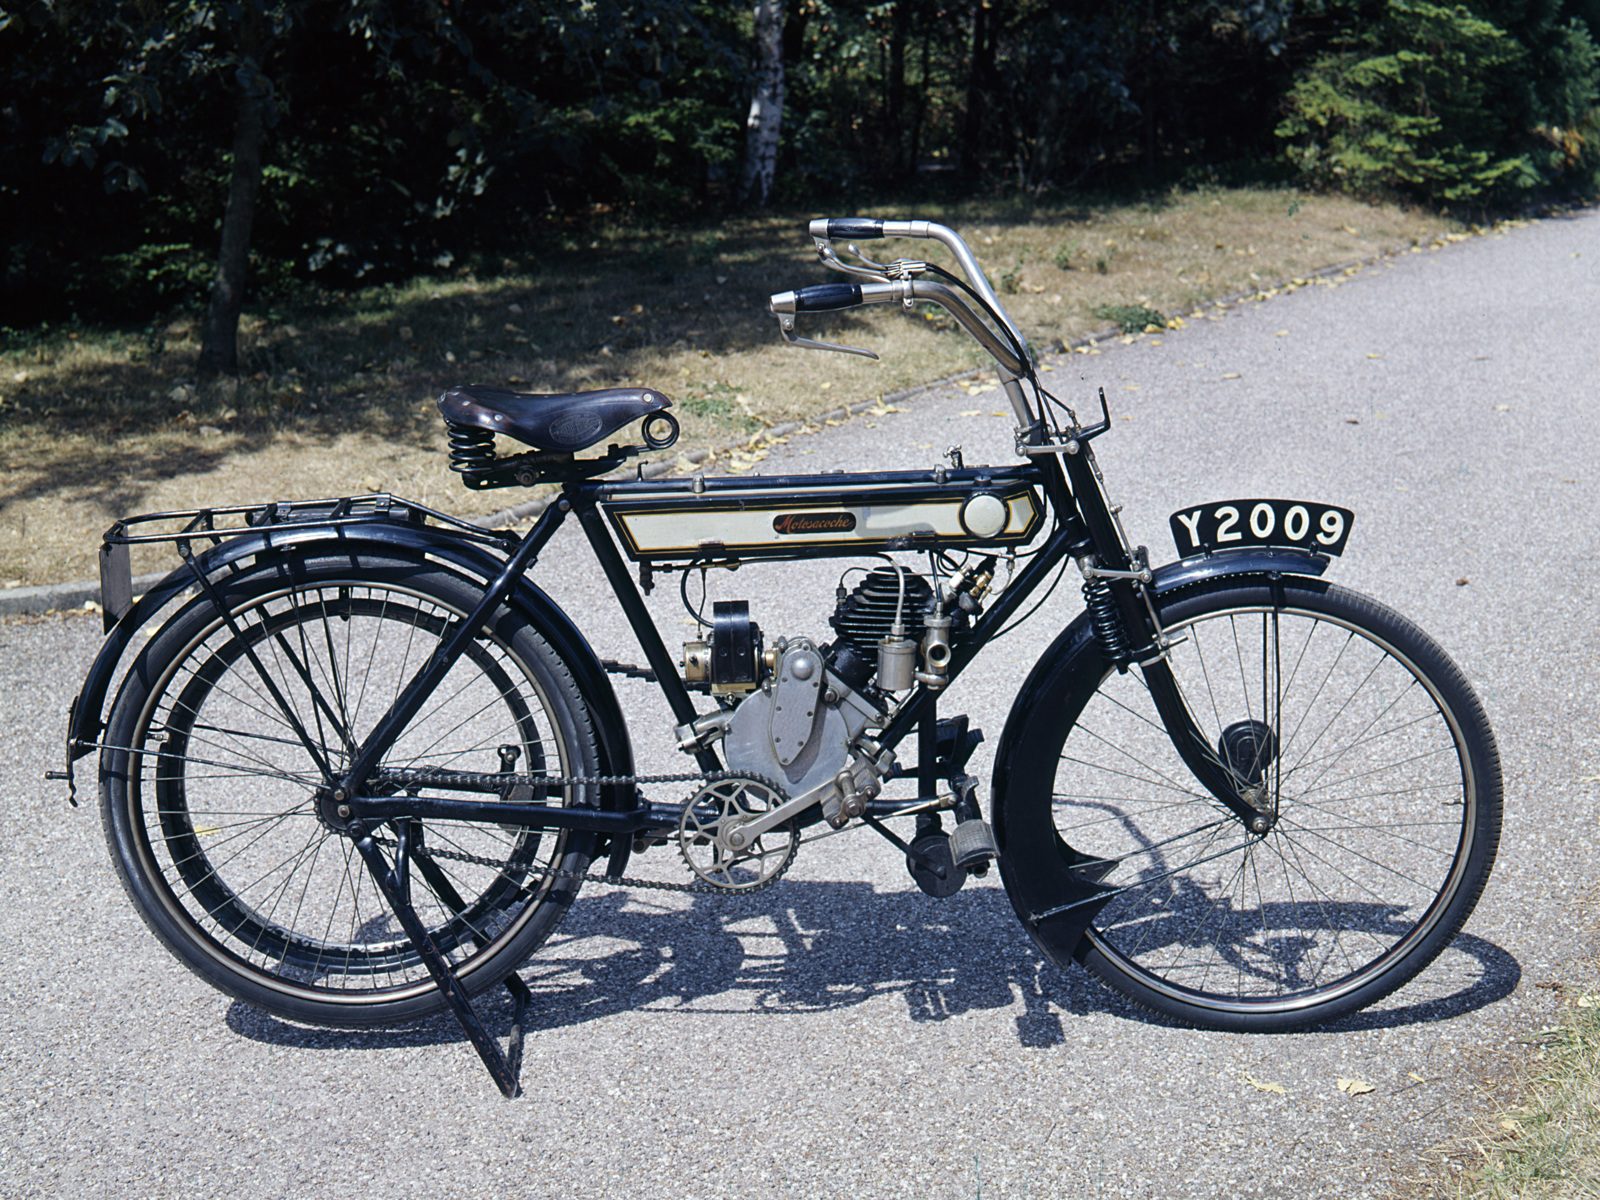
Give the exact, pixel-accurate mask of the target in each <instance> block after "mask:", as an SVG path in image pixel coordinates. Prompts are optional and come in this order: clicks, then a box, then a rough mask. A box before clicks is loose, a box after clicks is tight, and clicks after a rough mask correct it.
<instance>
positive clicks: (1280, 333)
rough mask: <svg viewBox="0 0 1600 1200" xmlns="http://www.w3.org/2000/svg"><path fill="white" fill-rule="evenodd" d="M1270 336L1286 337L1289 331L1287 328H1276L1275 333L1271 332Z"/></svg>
mask: <svg viewBox="0 0 1600 1200" xmlns="http://www.w3.org/2000/svg"><path fill="white" fill-rule="evenodd" d="M1272 336H1273V337H1288V336H1289V331H1288V330H1287V329H1280V330H1278V332H1277V333H1275V334H1273V335H1272Z"/></svg>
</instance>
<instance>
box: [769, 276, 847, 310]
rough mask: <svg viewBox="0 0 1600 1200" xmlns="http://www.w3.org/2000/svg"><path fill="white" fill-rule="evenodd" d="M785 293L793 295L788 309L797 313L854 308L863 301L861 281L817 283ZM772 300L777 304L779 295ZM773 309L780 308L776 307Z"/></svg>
mask: <svg viewBox="0 0 1600 1200" xmlns="http://www.w3.org/2000/svg"><path fill="white" fill-rule="evenodd" d="M783 294H784V295H786V296H790V297H793V299H792V301H791V302H790V307H789V308H788V310H787V311H789V312H797V313H803V312H832V311H833V310H835V309H840V308H854V307H855V306H856V305H858V304H861V303H862V302H863V301H862V299H861V285H860V284H859V283H817V284H813V285H812V286H810V287H803V288H798V289H796V290H795V291H792V292H785V293H783ZM772 302H773V303H774V304H776V303H777V302H778V297H777V296H774V297H773V298H772ZM773 311H774V312H777V311H778V310H777V309H776V308H774V309H773Z"/></svg>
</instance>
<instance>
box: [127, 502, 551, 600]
mask: <svg viewBox="0 0 1600 1200" xmlns="http://www.w3.org/2000/svg"><path fill="white" fill-rule="evenodd" d="M397 522H399V523H404V524H407V525H421V526H427V525H442V526H445V527H447V528H448V529H449V530H450V534H451V536H452V537H455V538H460V539H462V540H465V541H471V542H477V543H480V544H481V545H485V546H492V547H494V548H495V549H497V550H500V551H502V552H505V551H508V550H510V549H512V548H514V547H515V546H516V544H517V542H518V541H519V540H520V539H519V538H518V537H517V535H516V534H514V533H510V532H508V531H491V530H487V529H484V528H482V527H481V526H478V525H474V524H472V523H471V522H470V521H464V520H462V519H461V518H460V517H452V516H450V515H449V514H448V513H442V512H439V511H438V510H437V509H432V508H429V507H428V506H427V505H425V504H418V503H417V502H416V501H415V500H404V499H401V498H400V497H398V496H392V495H390V494H389V493H387V492H379V493H376V494H373V495H366V496H343V497H339V498H336V499H327V500H303V501H294V502H291V501H287V500H273V501H270V502H269V503H266V504H238V505H228V506H221V507H216V508H186V509H174V510H172V511H170V512H154V513H141V514H140V515H139V516H136V517H123V518H122V519H121V520H119V521H117V522H115V523H114V524H112V526H111V528H109V529H107V530H106V531H105V534H104V535H103V536H102V537H101V539H100V604H101V607H102V609H103V616H104V620H105V624H106V628H107V630H109V629H110V628H111V626H112V625H114V624H116V622H117V620H118V619H119V618H120V617H121V616H122V614H123V613H125V612H127V611H128V609H129V608H130V607H131V606H132V604H133V572H132V566H131V563H130V560H129V551H128V547H130V546H141V545H152V544H156V543H160V542H170V543H172V544H174V545H176V546H177V547H178V553H179V556H180V557H183V558H188V557H189V555H190V553H191V552H192V551H191V547H192V545H193V543H194V542H196V541H201V542H210V544H211V545H212V546H220V545H221V544H222V543H223V542H224V541H226V540H227V539H229V538H232V537H238V536H239V535H240V534H245V533H252V532H255V531H258V530H261V529H294V528H297V527H302V526H307V525H316V526H322V527H327V526H334V527H343V526H349V525H371V524H390V525H392V524H395V523H397Z"/></svg>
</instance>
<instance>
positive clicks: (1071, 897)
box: [990, 549, 1328, 966]
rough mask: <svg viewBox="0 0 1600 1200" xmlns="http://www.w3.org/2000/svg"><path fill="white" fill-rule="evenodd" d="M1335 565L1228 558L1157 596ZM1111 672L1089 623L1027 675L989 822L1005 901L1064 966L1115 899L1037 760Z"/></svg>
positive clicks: (1265, 555) (1160, 576)
mask: <svg viewBox="0 0 1600 1200" xmlns="http://www.w3.org/2000/svg"><path fill="white" fill-rule="evenodd" d="M1327 567H1328V559H1327V558H1326V557H1323V556H1321V555H1314V554H1308V553H1306V552H1304V551H1301V550H1291V549H1242V550H1225V551H1222V552H1220V553H1216V554H1210V555H1206V556H1202V557H1197V558H1186V559H1180V560H1178V561H1177V562H1174V563H1168V564H1167V565H1166V566H1163V567H1159V568H1157V569H1156V571H1155V579H1154V581H1153V582H1152V583H1151V585H1150V590H1151V591H1152V592H1153V593H1154V594H1155V595H1156V596H1168V595H1172V594H1175V593H1177V592H1181V591H1183V590H1184V589H1185V588H1189V587H1193V586H1195V585H1197V584H1200V583H1206V582H1210V581H1212V580H1215V579H1221V578H1225V577H1238V578H1243V577H1256V578H1261V577H1263V576H1265V577H1269V578H1270V577H1271V576H1273V575H1311V576H1316V575H1321V574H1322V573H1323V572H1324V571H1325V570H1327ZM1106 669H1107V664H1106V663H1105V661H1104V659H1103V658H1102V657H1101V654H1100V644H1099V642H1098V641H1097V640H1096V639H1095V636H1094V628H1093V626H1091V625H1090V623H1089V616H1088V614H1087V613H1079V614H1078V616H1077V618H1076V619H1074V620H1073V621H1072V623H1071V624H1069V625H1068V626H1067V627H1066V628H1065V629H1063V630H1062V631H1061V632H1060V633H1059V634H1058V635H1057V636H1056V638H1055V640H1054V641H1052V642H1051V643H1050V645H1049V647H1048V648H1046V650H1045V652H1044V653H1043V654H1041V655H1040V656H1039V661H1038V662H1036V663H1035V664H1034V666H1033V670H1032V671H1030V672H1029V673H1028V677H1027V679H1026V680H1024V681H1023V684H1022V687H1021V688H1020V689H1019V690H1018V692H1017V695H1016V697H1015V699H1014V700H1013V701H1012V704H1011V712H1010V715H1009V716H1008V717H1007V718H1006V726H1005V731H1004V732H1003V733H1002V734H1001V735H1000V743H999V745H998V746H997V747H996V749H995V761H994V774H993V778H992V785H993V793H992V796H991V799H990V818H991V821H992V823H993V825H994V834H995V841H996V843H997V844H998V845H999V848H1000V874H1001V878H1002V879H1003V880H1004V881H1005V885H1006V895H1007V897H1008V898H1009V899H1010V901H1011V906H1012V908H1013V909H1015V910H1016V913H1017V916H1018V917H1019V918H1021V920H1022V924H1023V926H1024V927H1025V928H1026V929H1027V931H1028V934H1029V936H1030V937H1032V938H1033V940H1034V942H1035V943H1036V944H1037V945H1038V946H1039V948H1040V949H1041V950H1042V951H1043V952H1044V953H1045V955H1046V956H1047V957H1049V958H1050V959H1051V960H1052V961H1053V962H1055V963H1057V964H1058V965H1061V966H1065V965H1066V964H1067V962H1068V961H1069V960H1071V959H1072V958H1074V957H1076V955H1077V954H1078V953H1079V951H1080V948H1081V946H1082V945H1083V935H1084V931H1085V930H1087V929H1088V927H1089V924H1090V922H1091V921H1093V919H1094V915H1095V913H1097V912H1098V911H1099V910H1100V907H1101V906H1102V905H1103V904H1104V903H1105V901H1106V900H1107V899H1109V898H1110V893H1109V892H1108V890H1107V889H1106V888H1103V887H1101V886H1100V884H1098V883H1097V882H1095V881H1094V880H1093V879H1091V878H1088V877H1087V876H1085V875H1083V874H1080V873H1079V872H1078V871H1077V870H1075V869H1074V867H1075V865H1076V864H1077V863H1078V862H1079V861H1080V856H1079V855H1078V854H1077V853H1076V852H1075V851H1074V850H1073V849H1072V848H1071V847H1070V846H1068V845H1067V844H1066V843H1065V842H1064V841H1062V840H1061V836H1060V835H1059V834H1058V833H1057V832H1056V828H1055V825H1054V823H1053V821H1052V818H1051V796H1052V791H1053V784H1054V779H1055V763H1054V762H1053V761H1043V757H1042V756H1041V755H1039V754H1038V753H1035V752H1033V751H1032V747H1033V746H1035V745H1037V744H1038V743H1039V742H1041V741H1042V740H1043V739H1044V738H1045V737H1046V735H1047V733H1048V731H1049V730H1050V729H1051V727H1052V726H1053V725H1054V724H1055V722H1056V721H1057V720H1058V719H1059V718H1058V717H1057V713H1058V712H1059V710H1060V706H1061V702H1062V700H1063V699H1064V698H1067V697H1070V696H1072V695H1073V694H1074V692H1075V690H1077V689H1092V688H1095V687H1098V686H1099V683H1100V680H1101V679H1102V678H1103V677H1104V675H1105V672H1106Z"/></svg>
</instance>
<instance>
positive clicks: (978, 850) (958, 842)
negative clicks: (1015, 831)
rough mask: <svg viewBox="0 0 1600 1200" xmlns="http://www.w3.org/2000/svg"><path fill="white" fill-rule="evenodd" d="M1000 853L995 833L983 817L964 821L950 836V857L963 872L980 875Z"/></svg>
mask: <svg viewBox="0 0 1600 1200" xmlns="http://www.w3.org/2000/svg"><path fill="white" fill-rule="evenodd" d="M999 853H1000V847H999V846H997V845H995V840H994V831H993V830H991V829H990V828H989V823H988V822H987V821H985V820H984V819H983V818H982V817H975V818H973V819H972V820H970V821H962V822H961V823H960V824H959V825H957V826H956V828H955V832H954V833H952V834H951V835H950V855H951V857H952V858H954V859H955V864H956V866H958V867H960V868H961V869H962V870H965V871H969V872H973V873H975V874H976V873H979V871H980V868H987V867H988V865H989V860H990V859H992V858H994V857H996V856H997V855H998V854H999Z"/></svg>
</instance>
